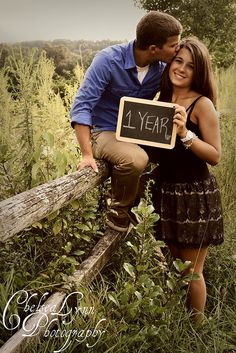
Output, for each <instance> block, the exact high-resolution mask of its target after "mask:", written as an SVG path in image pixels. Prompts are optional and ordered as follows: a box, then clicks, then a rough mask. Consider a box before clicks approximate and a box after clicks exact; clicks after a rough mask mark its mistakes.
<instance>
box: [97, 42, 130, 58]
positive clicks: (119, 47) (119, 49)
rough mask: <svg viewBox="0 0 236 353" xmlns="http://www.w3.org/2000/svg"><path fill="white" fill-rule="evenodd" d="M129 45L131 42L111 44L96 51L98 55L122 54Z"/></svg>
mask: <svg viewBox="0 0 236 353" xmlns="http://www.w3.org/2000/svg"><path fill="white" fill-rule="evenodd" d="M130 45H132V42H128V43H119V44H113V45H111V46H109V47H106V48H104V49H102V50H101V51H100V52H99V53H98V55H104V56H114V55H122V54H125V53H126V52H127V50H129V47H130Z"/></svg>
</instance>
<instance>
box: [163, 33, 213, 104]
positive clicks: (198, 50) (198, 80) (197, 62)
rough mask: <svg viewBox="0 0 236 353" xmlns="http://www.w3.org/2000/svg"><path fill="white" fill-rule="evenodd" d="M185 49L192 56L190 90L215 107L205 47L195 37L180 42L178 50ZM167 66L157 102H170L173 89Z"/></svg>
mask: <svg viewBox="0 0 236 353" xmlns="http://www.w3.org/2000/svg"><path fill="white" fill-rule="evenodd" d="M182 48H186V49H188V50H189V52H190V53H191V55H192V60H193V65H194V68H193V80H192V85H191V88H192V90H194V91H195V92H197V93H199V94H200V95H203V96H205V97H208V98H209V99H210V100H211V101H212V102H213V104H214V105H215V106H216V84H215V80H214V75H213V70H212V64H211V59H210V55H209V52H208V49H207V47H206V46H205V45H204V44H203V43H202V42H200V41H199V40H198V39H197V38H195V37H189V38H186V39H184V40H182V42H181V44H180V49H182ZM170 65H171V64H168V65H167V66H166V68H165V70H164V72H163V75H162V80H161V89H160V96H159V100H160V101H164V102H171V100H172V93H173V87H172V83H171V82H170V78H169V68H170Z"/></svg>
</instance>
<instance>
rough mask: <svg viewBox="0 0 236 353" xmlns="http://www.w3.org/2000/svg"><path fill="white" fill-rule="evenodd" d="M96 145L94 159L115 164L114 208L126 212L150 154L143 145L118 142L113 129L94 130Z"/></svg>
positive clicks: (113, 176)
mask: <svg viewBox="0 0 236 353" xmlns="http://www.w3.org/2000/svg"><path fill="white" fill-rule="evenodd" d="M92 144H93V153H94V158H96V159H104V160H106V161H108V162H109V163H110V164H111V165H112V174H111V188H112V190H111V193H112V195H111V208H113V209H115V210H116V211H117V212H118V214H121V215H122V214H125V213H127V211H128V210H129V209H130V208H131V207H132V206H133V203H134V200H135V197H136V194H137V190H138V184H139V178H140V176H141V174H142V173H143V171H144V169H145V167H146V166H147V164H148V161H149V158H148V154H147V153H146V152H145V151H144V149H143V148H141V147H140V146H139V145H136V144H134V143H128V142H122V141H118V140H117V139H116V136H115V132H113V131H102V132H95V133H93V138H92Z"/></svg>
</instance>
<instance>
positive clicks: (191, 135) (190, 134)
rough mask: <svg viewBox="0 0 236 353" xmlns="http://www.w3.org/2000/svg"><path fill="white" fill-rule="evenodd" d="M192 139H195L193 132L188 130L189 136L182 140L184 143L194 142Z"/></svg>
mask: <svg viewBox="0 0 236 353" xmlns="http://www.w3.org/2000/svg"><path fill="white" fill-rule="evenodd" d="M192 138H193V132H192V131H190V130H188V131H187V135H186V136H185V137H184V138H182V139H181V141H182V142H187V141H189V140H192Z"/></svg>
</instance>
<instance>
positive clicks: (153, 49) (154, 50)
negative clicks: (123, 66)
mask: <svg viewBox="0 0 236 353" xmlns="http://www.w3.org/2000/svg"><path fill="white" fill-rule="evenodd" d="M149 51H150V53H151V54H156V53H159V51H160V48H159V47H158V46H157V45H154V44H152V45H150V46H149Z"/></svg>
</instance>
